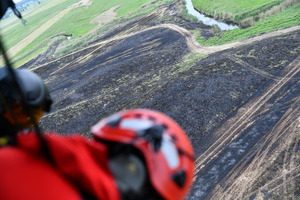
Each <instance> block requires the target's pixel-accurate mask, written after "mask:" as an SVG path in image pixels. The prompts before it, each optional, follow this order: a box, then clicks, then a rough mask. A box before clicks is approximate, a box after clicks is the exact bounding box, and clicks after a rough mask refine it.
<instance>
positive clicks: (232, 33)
mask: <svg viewBox="0 0 300 200" xmlns="http://www.w3.org/2000/svg"><path fill="white" fill-rule="evenodd" d="M298 24H300V4H298V5H295V6H292V7H290V8H288V9H286V10H284V11H282V12H281V13H279V14H275V15H272V16H270V17H267V18H265V19H263V20H261V21H258V22H255V23H254V24H253V25H252V26H251V27H249V28H246V29H234V30H229V31H226V32H223V33H221V35H220V36H219V37H217V36H215V37H212V38H210V39H209V40H206V39H204V38H202V37H198V38H197V40H198V42H199V43H201V44H202V45H207V46H211V45H221V44H224V43H229V42H231V41H236V40H242V39H244V38H247V37H249V36H253V35H257V34H261V33H265V32H270V31H274V30H278V29H282V28H286V27H290V26H293V25H298Z"/></svg>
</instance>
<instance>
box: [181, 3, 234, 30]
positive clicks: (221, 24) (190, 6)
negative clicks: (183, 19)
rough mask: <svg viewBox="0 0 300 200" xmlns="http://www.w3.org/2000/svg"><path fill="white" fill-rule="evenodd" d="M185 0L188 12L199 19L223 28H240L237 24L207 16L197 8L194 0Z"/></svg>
mask: <svg viewBox="0 0 300 200" xmlns="http://www.w3.org/2000/svg"><path fill="white" fill-rule="evenodd" d="M184 1H185V6H186V8H187V10H188V13H189V14H190V15H193V16H195V17H197V19H198V20H199V21H201V22H203V23H204V24H206V25H210V26H213V25H217V26H218V27H219V28H220V29H221V30H232V29H236V28H238V26H236V25H231V24H226V23H224V22H220V21H217V20H215V19H213V18H210V17H207V16H205V15H203V14H201V13H199V12H198V11H197V10H195V8H194V6H193V3H192V0H184Z"/></svg>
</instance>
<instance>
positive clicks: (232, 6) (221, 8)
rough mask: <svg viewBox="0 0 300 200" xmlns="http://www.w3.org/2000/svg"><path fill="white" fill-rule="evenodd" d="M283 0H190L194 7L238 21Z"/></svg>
mask: <svg viewBox="0 0 300 200" xmlns="http://www.w3.org/2000/svg"><path fill="white" fill-rule="evenodd" d="M283 1H284V0H244V1H240V0H192V2H193V4H194V7H195V8H196V9H198V10H201V11H203V12H205V13H207V14H211V15H214V16H215V17H218V18H231V19H233V20H234V21H240V20H242V19H245V18H247V17H250V16H256V15H258V14H260V13H262V12H264V11H266V10H269V9H270V8H272V7H273V6H276V5H279V4H280V3H281V2H283Z"/></svg>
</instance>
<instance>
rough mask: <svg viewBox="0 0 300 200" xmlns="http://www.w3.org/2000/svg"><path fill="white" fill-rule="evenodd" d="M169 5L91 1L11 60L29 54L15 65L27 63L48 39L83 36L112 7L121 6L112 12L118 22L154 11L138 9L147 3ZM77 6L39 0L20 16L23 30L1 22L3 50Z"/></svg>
mask: <svg viewBox="0 0 300 200" xmlns="http://www.w3.org/2000/svg"><path fill="white" fill-rule="evenodd" d="M171 1H172V0H163V1H158V0H114V1H110V0H90V2H92V6H81V7H78V8H75V9H72V10H71V11H69V12H67V13H66V14H65V15H64V16H63V17H62V18H61V19H60V20H59V21H57V22H56V23H55V24H53V25H52V26H51V27H49V28H48V29H47V30H46V31H44V32H43V33H42V34H41V35H38V36H37V37H36V39H35V40H34V41H33V42H31V43H30V44H29V45H27V46H26V47H25V48H24V49H22V50H21V51H19V52H18V53H17V54H16V55H14V56H13V59H15V58H17V57H19V56H21V55H24V54H25V53H27V54H28V52H30V54H31V55H27V56H26V58H23V61H20V60H19V61H18V63H17V65H20V64H22V63H24V62H26V61H29V60H30V59H31V58H33V57H35V56H37V55H38V54H39V53H41V52H43V51H44V50H45V49H47V48H48V45H49V38H53V37H55V36H57V35H59V34H72V35H73V37H72V39H75V38H78V37H81V36H83V35H84V34H86V33H88V32H89V31H90V30H92V29H93V28H94V27H95V26H96V25H97V24H91V23H90V21H92V20H93V19H94V18H95V17H97V16H99V15H100V14H101V13H103V12H105V11H106V10H108V9H110V8H112V7H114V6H117V5H120V7H119V8H118V9H117V10H116V11H115V12H116V13H117V14H118V15H117V20H119V19H120V18H122V17H124V16H125V18H126V17H127V18H130V13H134V12H136V11H137V10H140V11H139V12H138V13H135V15H137V14H144V13H146V12H151V11H152V10H153V9H155V8H154V7H153V8H152V9H149V8H148V9H147V10H145V9H144V10H142V9H141V7H142V6H143V5H145V4H147V3H151V2H159V4H160V5H161V4H163V3H166V2H167V3H169V2H171ZM77 2H79V0H42V1H41V4H40V5H38V6H39V7H37V6H35V7H32V8H31V9H30V10H29V11H27V12H25V13H22V15H23V17H24V18H25V20H26V21H27V23H26V26H23V25H22V24H21V22H20V21H19V20H17V19H16V17H15V16H11V17H10V18H8V19H5V20H3V21H2V22H1V34H2V38H3V40H4V41H5V46H6V49H10V48H11V47H13V46H14V45H16V44H18V43H19V42H20V41H21V40H23V39H24V38H26V37H27V36H29V35H30V34H31V33H32V32H33V31H35V30H36V29H38V28H39V27H41V26H42V25H43V24H45V23H46V22H47V21H49V20H51V19H52V18H53V17H55V16H56V15H57V14H58V13H60V12H62V11H63V10H65V9H66V8H67V7H69V6H71V5H73V4H74V3H77Z"/></svg>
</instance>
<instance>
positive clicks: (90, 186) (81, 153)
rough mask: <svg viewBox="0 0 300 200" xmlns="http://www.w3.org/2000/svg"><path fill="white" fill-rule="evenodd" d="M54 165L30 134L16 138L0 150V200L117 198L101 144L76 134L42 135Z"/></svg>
mask: <svg viewBox="0 0 300 200" xmlns="http://www.w3.org/2000/svg"><path fill="white" fill-rule="evenodd" d="M45 139H46V141H47V144H48V146H49V150H50V152H51V155H52V157H53V159H54V163H55V164H54V165H52V164H50V162H49V161H48V160H47V158H45V156H44V155H43V154H42V153H41V148H40V143H39V140H38V138H37V136H36V134H34V133H32V132H31V133H26V134H24V133H21V134H19V135H18V138H17V141H18V146H17V147H14V146H8V147H1V148H0V198H1V199H3V200H10V199H11V200H18V199H22V200H26V199H28V200H29V199H30V200H35V199H36V200H41V199H43V200H47V199H49V200H54V199H55V200H58V199H62V200H68V199H71V200H77V199H82V193H86V194H89V195H91V196H93V197H95V198H96V199H99V200H100V199H104V200H109V199H112V200H115V199H116V200H117V199H120V193H119V192H118V189H117V185H116V182H115V180H114V179H113V177H112V175H111V173H110V170H109V167H108V158H107V149H106V147H105V145H103V144H101V143H99V142H95V141H93V140H92V141H89V140H88V139H87V138H84V137H82V136H80V135H71V136H67V137H63V136H60V135H58V134H55V133H50V134H46V135H45Z"/></svg>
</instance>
